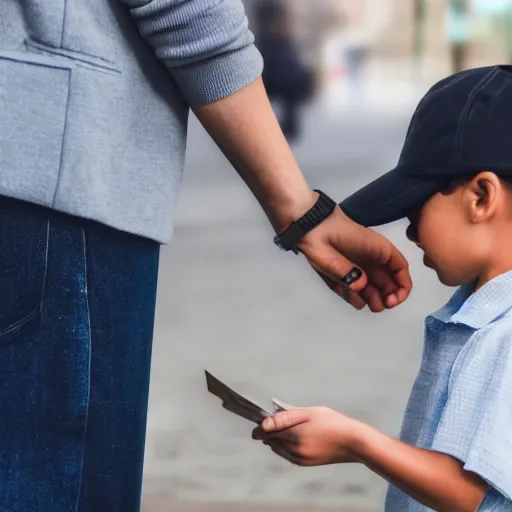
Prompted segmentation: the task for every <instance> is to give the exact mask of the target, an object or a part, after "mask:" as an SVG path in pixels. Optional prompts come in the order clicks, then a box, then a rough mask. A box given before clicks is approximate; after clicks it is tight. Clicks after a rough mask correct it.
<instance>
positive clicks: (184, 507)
mask: <svg viewBox="0 0 512 512" xmlns="http://www.w3.org/2000/svg"><path fill="white" fill-rule="evenodd" d="M142 511H143V512H168V511H172V512H370V511H367V510H363V509H354V508H322V507H315V506H296V505H268V504H264V503H261V504H247V503H210V502H200V503H196V502H191V501H174V500H172V499H171V500H170V499H169V498H147V499H146V500H144V504H143V507H142Z"/></svg>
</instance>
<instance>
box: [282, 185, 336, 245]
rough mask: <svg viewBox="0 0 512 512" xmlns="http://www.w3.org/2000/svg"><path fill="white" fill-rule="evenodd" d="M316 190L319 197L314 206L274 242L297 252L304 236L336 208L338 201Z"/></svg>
mask: <svg viewBox="0 0 512 512" xmlns="http://www.w3.org/2000/svg"><path fill="white" fill-rule="evenodd" d="M315 192H317V193H318V194H319V197H318V199H317V201H316V203H315V204H314V205H313V207H312V208H311V209H310V210H309V211H307V212H306V213H305V214H304V215H303V216H302V217H301V218H300V219H298V220H296V221H294V222H292V223H291V224H290V225H289V226H288V227H287V228H286V229H285V230H284V231H282V232H281V233H279V234H277V235H276V236H275V238H274V243H275V244H276V245H277V246H279V247H280V248H281V249H284V250H285V251H293V252H295V254H297V253H298V251H297V248H296V247H297V245H298V244H299V242H300V241H301V240H302V238H303V237H304V236H305V235H306V234H307V233H309V232H310V231H311V230H312V229H314V228H316V227H317V226H318V225H319V224H320V223H322V222H323V221H324V220H325V219H326V218H327V217H329V216H330V215H331V213H332V212H333V211H334V209H335V208H336V206H337V204H336V201H334V200H333V199H331V198H330V197H329V196H328V195H326V194H324V193H323V192H322V191H320V190H315Z"/></svg>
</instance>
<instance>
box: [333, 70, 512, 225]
mask: <svg viewBox="0 0 512 512" xmlns="http://www.w3.org/2000/svg"><path fill="white" fill-rule="evenodd" d="M481 171H492V172H494V173H496V174H497V175H499V176H504V177H505V176H512V66H492V67H483V68H476V69H471V70H468V71H463V72H461V73H457V74H455V75H452V76H450V77H448V78H445V79H443V80H441V81H440V82H438V83H437V84H435V85H434V86H433V87H432V88H431V89H430V90H429V91H428V92H427V94H426V95H425V96H424V97H423V99H422V100H421V101H420V103H419V105H418V107H417V108H416V111H415V113H414V115H413V117H412V120H411V122H410V125H409V129H408V131H407V136H406V139H405V143H404V147H403V149H402V152H401V154H400V159H399V161H398V165H397V166H396V167H395V168H394V169H393V170H392V171H390V172H388V173H387V174H384V175H383V176H381V177H380V178H378V179H377V180H375V181H374V182H372V183H370V184H369V185H367V186H366V187H364V188H362V189H361V190H359V191H358V192H356V193H355V194H353V195H352V196H350V197H349V198H347V199H345V201H343V202H342V203H340V207H341V209H342V210H343V211H344V212H345V213H346V214H347V215H348V216H349V217H350V218H351V219H353V220H354V221H356V222H357V223H359V224H362V225H363V226H379V225H381V224H387V223H388V222H393V221H395V220H398V219H401V218H403V217H406V216H407V215H408V213H409V212H410V211H411V209H413V208H416V207H419V206H421V205H423V204H424V203H425V202H426V201H428V199H430V197H432V196H433V195H434V194H435V193H436V192H439V191H440V190H442V189H443V188H444V187H445V186H446V185H447V184H448V183H450V182H451V181H455V180H457V179H462V178H468V177H471V176H472V175H475V174H478V173H479V172H481Z"/></svg>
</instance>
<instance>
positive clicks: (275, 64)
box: [256, 0, 314, 142]
mask: <svg viewBox="0 0 512 512" xmlns="http://www.w3.org/2000/svg"><path fill="white" fill-rule="evenodd" d="M256 13H257V14H256V27H257V32H256V44H257V46H258V49H259V50H260V52H261V54H262V56H263V60H264V62H265V66H264V69H263V82H264V84H265V89H266V91H267V94H268V95H269V97H270V99H271V100H273V101H274V102H275V103H277V105H278V107H279V121H280V125H281V129H282V130H283V133H284V135H285V136H286V138H287V139H288V141H289V142H294V141H296V140H297V139H298V138H299V137H300V134H301V131H302V119H301V113H302V108H303V106H304V104H305V103H306V102H307V101H308V100H309V99H310V98H311V96H312V93H313V88H314V72H313V70H312V69H310V68H309V67H307V66H306V65H305V64H304V62H303V60H302V59H301V55H300V51H299V47H298V45H297V41H296V40H295V38H294V34H293V26H292V21H291V13H290V11H289V8H288V4H287V3H286V2H285V1H283V0H262V1H260V2H259V3H258V4H257V5H256Z"/></svg>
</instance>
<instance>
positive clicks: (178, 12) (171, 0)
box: [121, 0, 263, 106]
mask: <svg viewBox="0 0 512 512" xmlns="http://www.w3.org/2000/svg"><path fill="white" fill-rule="evenodd" d="M121 2H122V3H124V4H125V5H127V6H128V7H130V12H131V14H132V16H133V18H134V20H135V23H136V24H137V27H138V30H139V32H140V34H141V35H142V37H143V38H144V39H145V40H146V42H147V43H148V44H149V45H150V46H151V47H152V48H153V50H154V52H155V54H156V56H157V57H158V58H159V59H160V60H161V61H162V62H163V63H164V64H165V65H166V66H167V68H168V69H169V71H170V72H171V74H172V75H173V78H174V80H175V82H176V84H177V86H178V88H179V89H180V92H181V94H182V95H183V97H184V98H185V99H186V101H187V102H188V103H189V105H191V106H196V105H203V104H207V103H211V102H214V101H216V100H219V99H222V98H224V97H226V96H229V95H230V94H233V93H235V92H237V91H238V90H240V89H242V88H243V87H245V86H247V85H249V84H250V83H251V82H253V81H254V80H256V78H258V77H259V76H260V75H261V73H262V70H263V59H262V57H261V55H260V53H259V51H258V50H257V49H256V47H255V46H254V36H253V34H252V33H251V31H250V30H249V28H248V21H247V16H246V15H245V10H244V6H243V4H242V1H241V0H121Z"/></svg>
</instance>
